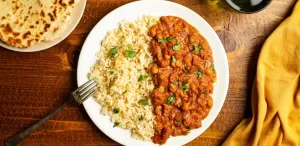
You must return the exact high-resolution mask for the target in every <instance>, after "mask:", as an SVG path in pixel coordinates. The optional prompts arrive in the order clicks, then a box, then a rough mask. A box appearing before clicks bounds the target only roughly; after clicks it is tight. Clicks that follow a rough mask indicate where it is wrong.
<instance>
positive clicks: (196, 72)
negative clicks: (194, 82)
mask: <svg viewBox="0 0 300 146" xmlns="http://www.w3.org/2000/svg"><path fill="white" fill-rule="evenodd" d="M195 74H196V75H198V77H200V78H201V77H202V76H203V75H204V73H203V72H201V71H195Z"/></svg>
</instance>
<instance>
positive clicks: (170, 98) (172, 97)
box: [167, 95, 175, 104]
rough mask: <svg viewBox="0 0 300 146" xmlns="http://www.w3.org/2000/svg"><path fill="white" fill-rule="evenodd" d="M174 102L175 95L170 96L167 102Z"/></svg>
mask: <svg viewBox="0 0 300 146" xmlns="http://www.w3.org/2000/svg"><path fill="white" fill-rule="evenodd" d="M174 102H175V97H174V96H173V95H172V96H170V97H168V101H167V104H171V103H174Z"/></svg>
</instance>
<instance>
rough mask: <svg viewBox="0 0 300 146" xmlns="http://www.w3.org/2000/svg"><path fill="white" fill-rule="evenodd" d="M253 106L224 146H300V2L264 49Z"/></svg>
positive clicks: (258, 68) (254, 88) (255, 85)
mask: <svg viewBox="0 0 300 146" xmlns="http://www.w3.org/2000/svg"><path fill="white" fill-rule="evenodd" d="M251 103H252V113H253V117H252V118H251V119H244V120H243V121H242V122H241V123H240V124H239V125H238V126H237V127H236V128H235V129H234V131H233V132H232V133H231V134H230V135H229V137H228V138H227V139H226V140H225V142H224V143H223V145H224V146H278V145H280V146H300V1H298V2H297V4H296V6H295V7H294V11H293V13H292V15H291V16H290V17H289V18H287V19H286V20H285V21H284V22H282V23H281V25H280V26H279V27H278V28H277V29H276V30H275V31H274V32H273V33H272V34H271V36H269V38H268V39H267V40H266V42H265V44H264V45H263V48H262V50H261V52H260V56H259V59H258V65H257V73H256V78H255V81H254V85H253V88H252V99H251Z"/></svg>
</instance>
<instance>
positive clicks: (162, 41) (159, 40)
mask: <svg viewBox="0 0 300 146" xmlns="http://www.w3.org/2000/svg"><path fill="white" fill-rule="evenodd" d="M158 42H159V43H166V42H168V41H167V40H165V39H158Z"/></svg>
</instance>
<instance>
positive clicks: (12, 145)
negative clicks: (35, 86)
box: [4, 100, 71, 146]
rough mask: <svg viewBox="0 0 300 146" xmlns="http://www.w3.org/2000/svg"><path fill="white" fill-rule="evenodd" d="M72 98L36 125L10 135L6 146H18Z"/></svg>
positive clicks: (5, 142)
mask: <svg viewBox="0 0 300 146" xmlns="http://www.w3.org/2000/svg"><path fill="white" fill-rule="evenodd" d="M70 101H71V100H68V101H66V102H65V103H64V104H63V105H61V106H60V107H59V108H57V109H56V110H54V111H52V112H51V113H50V114H49V115H48V116H47V117H45V118H43V119H41V120H40V121H38V122H36V123H35V124H34V125H32V126H30V127H28V128H27V129H25V130H23V131H22V132H20V133H18V134H16V135H14V136H12V137H9V138H8V139H6V140H5V141H4V144H5V146H16V145H18V144H19V142H21V141H22V140H23V139H24V138H25V137H26V136H27V135H28V134H30V133H31V132H32V131H34V130H35V129H37V128H39V127H40V126H41V125H43V124H44V123H45V122H47V121H48V120H50V119H51V118H53V117H54V116H55V115H56V114H57V113H58V112H60V111H61V110H63V109H64V108H65V107H66V106H67V105H68V104H69V103H70Z"/></svg>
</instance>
